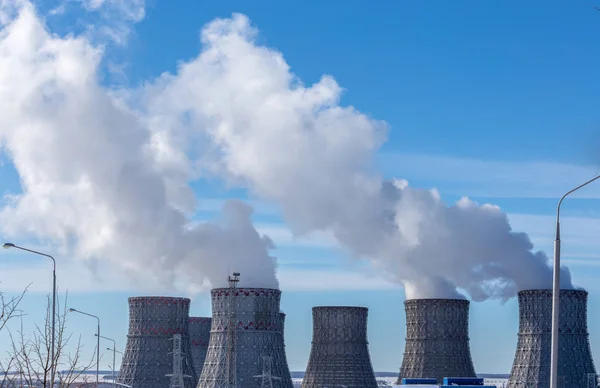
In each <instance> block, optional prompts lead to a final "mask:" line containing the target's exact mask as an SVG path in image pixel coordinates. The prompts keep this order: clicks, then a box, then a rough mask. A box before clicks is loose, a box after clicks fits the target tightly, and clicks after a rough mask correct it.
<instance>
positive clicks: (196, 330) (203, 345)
mask: <svg viewBox="0 0 600 388" xmlns="http://www.w3.org/2000/svg"><path fill="white" fill-rule="evenodd" d="M188 322H189V329H188V330H189V333H190V344H191V347H192V360H193V361H194V369H195V370H196V376H198V377H200V374H201V373H202V367H203V366H204V359H205V358H206V350H207V349H208V341H209V340H210V323H211V318H203V317H190V319H189V321H188ZM197 383H198V382H197V381H196V382H195V384H194V385H196V384H197Z"/></svg>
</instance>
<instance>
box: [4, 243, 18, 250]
mask: <svg viewBox="0 0 600 388" xmlns="http://www.w3.org/2000/svg"><path fill="white" fill-rule="evenodd" d="M14 247H15V244H13V243H4V244H3V245H2V248H4V249H10V248H14Z"/></svg>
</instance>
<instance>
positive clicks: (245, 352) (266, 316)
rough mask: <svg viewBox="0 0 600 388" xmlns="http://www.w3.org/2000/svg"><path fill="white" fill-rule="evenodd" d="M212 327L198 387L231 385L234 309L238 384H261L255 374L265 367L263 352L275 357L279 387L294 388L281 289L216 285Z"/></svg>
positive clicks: (249, 387)
mask: <svg viewBox="0 0 600 388" xmlns="http://www.w3.org/2000/svg"><path fill="white" fill-rule="evenodd" d="M211 297H212V327H211V333H210V342H209V345H208V351H207V353H206V360H205V361H204V368H203V369H202V374H201V376H200V381H199V382H198V388H229V387H227V368H226V367H227V365H226V364H227V350H228V328H229V321H230V317H231V314H230V312H231V310H233V316H234V317H235V334H236V335H235V351H236V358H235V371H236V381H235V386H236V387H238V388H260V387H261V381H260V380H258V379H257V378H255V377H254V376H256V375H260V374H261V373H262V371H263V368H262V360H263V356H268V357H271V359H272V363H271V371H272V374H273V375H274V376H280V377H282V379H281V380H278V381H273V387H275V388H292V387H293V385H292V380H291V378H285V373H286V372H285V371H286V370H287V371H288V372H287V373H289V370H288V366H287V363H286V357H285V349H284V345H283V327H282V325H281V322H282V321H281V318H280V316H279V302H280V298H281V291H279V290H275V289H270V288H235V289H231V288H216V289H213V290H212V291H211Z"/></svg>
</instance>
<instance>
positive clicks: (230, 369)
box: [226, 272, 240, 388]
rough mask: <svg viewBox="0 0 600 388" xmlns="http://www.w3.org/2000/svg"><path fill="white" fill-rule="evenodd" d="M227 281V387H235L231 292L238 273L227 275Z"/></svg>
mask: <svg viewBox="0 0 600 388" xmlns="http://www.w3.org/2000/svg"><path fill="white" fill-rule="evenodd" d="M227 279H228V281H229V306H228V314H229V323H228V325H227V362H226V369H227V388H236V386H237V376H236V372H237V362H236V349H235V336H236V330H235V326H236V324H235V309H234V308H233V296H234V295H233V294H234V293H235V288H236V287H237V284H238V283H239V281H240V273H239V272H234V273H233V277H231V276H228V278H227Z"/></svg>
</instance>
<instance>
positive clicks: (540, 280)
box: [147, 15, 572, 300]
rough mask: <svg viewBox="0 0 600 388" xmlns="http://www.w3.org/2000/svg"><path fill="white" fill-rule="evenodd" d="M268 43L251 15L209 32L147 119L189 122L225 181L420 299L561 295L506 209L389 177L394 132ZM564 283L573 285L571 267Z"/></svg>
mask: <svg viewBox="0 0 600 388" xmlns="http://www.w3.org/2000/svg"><path fill="white" fill-rule="evenodd" d="M256 35H257V31H256V29H254V28H253V27H252V26H251V25H250V23H249V20H248V19H247V18H246V17H245V16H243V15H234V16H233V18H231V19H223V20H215V21H213V22H212V23H210V24H209V25H207V26H206V27H205V28H204V30H203V32H202V43H203V46H204V49H203V51H202V52H201V54H200V55H199V56H198V57H197V58H195V59H194V60H192V61H190V62H188V63H186V64H184V65H182V66H181V67H180V69H179V70H178V72H177V74H174V75H164V76H163V77H162V78H161V79H160V80H159V81H158V82H156V85H155V86H154V87H152V88H149V92H148V93H149V95H150V97H149V100H150V103H149V104H148V109H147V113H148V114H149V115H157V116H158V117H174V116H178V117H180V118H181V119H180V120H179V123H181V124H180V125H179V126H177V127H176V129H173V132H176V133H178V134H179V135H181V133H183V132H185V131H187V133H188V136H190V137H197V136H201V135H206V134H208V136H209V137H210V138H211V139H212V142H213V143H214V146H215V148H216V150H215V152H213V154H212V155H213V159H212V164H210V165H209V166H210V167H211V168H213V169H214V171H215V172H216V173H217V174H218V175H219V176H222V177H223V176H225V177H227V178H228V179H229V181H230V182H232V183H235V184H239V185H240V186H243V187H248V188H250V189H251V190H252V191H253V192H254V193H256V194H257V195H259V196H260V197H262V198H265V199H268V200H270V201H274V202H276V203H277V204H279V205H280V206H281V208H282V209H283V212H284V214H285V217H286V219H287V220H288V221H289V222H290V224H291V225H292V226H293V228H294V230H295V231H296V233H306V232H311V231H317V230H324V231H328V232H331V233H332V234H333V236H335V238H336V239H337V241H339V243H340V244H341V245H342V246H344V247H346V248H347V249H348V250H350V252H352V253H353V254H354V255H356V256H357V257H361V258H368V259H370V260H372V262H373V263H375V264H376V265H377V266H379V267H381V268H382V269H383V270H384V272H386V273H387V274H389V276H390V277H392V278H393V279H394V280H396V281H398V282H401V283H404V284H405V285H406V289H407V293H408V296H409V297H460V295H459V293H458V290H457V288H458V289H462V290H464V291H466V292H467V293H468V294H469V295H470V296H471V297H472V298H473V299H474V300H484V299H487V298H490V297H494V298H507V297H510V296H513V295H515V293H516V291H517V290H518V289H526V288H544V287H550V285H551V273H552V271H551V268H550V267H549V266H548V263H547V257H546V256H545V255H544V254H543V253H542V252H533V251H532V249H533V246H532V244H531V242H530V240H529V238H528V236H527V235H526V234H524V233H516V232H513V231H512V229H511V227H510V225H509V222H508V219H507V216H506V214H505V213H503V212H502V211H501V210H500V209H499V208H498V207H495V206H491V205H482V206H479V205H478V204H476V203H474V202H473V201H471V200H469V199H467V198H463V199H461V200H460V201H458V202H457V203H456V204H454V205H452V206H447V205H446V204H444V203H443V202H442V200H441V198H440V196H439V194H438V193H437V192H436V191H435V190H431V191H428V190H420V189H415V188H412V187H409V186H408V183H407V182H405V181H402V180H394V181H386V180H383V179H382V178H381V177H380V176H379V175H378V174H377V172H376V171H374V167H373V154H374V152H375V151H376V150H377V149H378V147H379V146H380V145H381V144H382V142H383V141H384V140H385V132H386V126H385V124H384V123H382V122H378V121H375V120H373V119H371V118H369V117H367V116H365V115H364V114H361V113H360V112H358V111H357V110H356V109H354V108H352V107H342V106H340V105H339V98H340V94H341V92H342V89H341V87H340V86H339V85H338V84H337V83H336V82H335V81H334V79H333V78H331V77H328V76H324V77H323V78H322V79H321V80H320V81H319V82H318V83H316V84H314V85H312V86H310V87H306V86H304V85H302V83H301V82H300V80H298V79H297V78H296V77H295V76H294V75H293V74H292V73H291V72H290V68H289V66H288V65H287V64H286V62H285V60H284V59H283V57H282V55H281V53H279V52H277V51H274V50H271V49H269V48H267V47H261V46H257V45H256V43H255V42H254V38H255V37H256ZM174 128H175V127H174ZM401 167H402V166H398V168H399V169H401ZM562 279H563V286H564V287H567V288H570V287H572V286H571V279H570V274H569V271H568V270H567V269H564V270H563V276H562Z"/></svg>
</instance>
